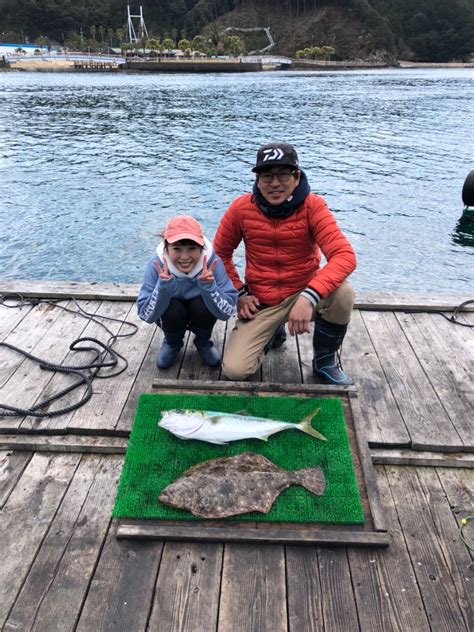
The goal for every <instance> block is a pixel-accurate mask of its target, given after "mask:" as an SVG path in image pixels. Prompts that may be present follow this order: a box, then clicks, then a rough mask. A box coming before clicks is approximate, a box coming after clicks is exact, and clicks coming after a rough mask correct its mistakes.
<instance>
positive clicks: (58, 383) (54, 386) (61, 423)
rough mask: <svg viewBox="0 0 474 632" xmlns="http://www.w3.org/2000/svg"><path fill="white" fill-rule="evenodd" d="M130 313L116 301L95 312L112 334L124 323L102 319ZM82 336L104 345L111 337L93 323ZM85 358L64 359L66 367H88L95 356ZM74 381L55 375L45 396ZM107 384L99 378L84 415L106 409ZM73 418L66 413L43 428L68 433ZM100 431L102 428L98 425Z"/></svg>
mask: <svg viewBox="0 0 474 632" xmlns="http://www.w3.org/2000/svg"><path fill="white" fill-rule="evenodd" d="M129 311H130V303H113V302H108V303H101V304H100V305H99V307H98V309H97V310H96V312H95V318H97V320H99V322H103V323H104V324H105V326H106V327H107V328H108V329H109V330H110V331H111V332H112V333H114V334H116V333H117V332H118V331H119V330H120V326H121V325H120V323H118V322H110V321H108V320H101V319H100V315H103V316H107V317H111V318H117V319H125V318H126V316H127V314H128V312H129ZM82 336H83V337H90V338H97V339H98V340H101V341H102V342H104V343H106V342H107V341H108V339H109V337H110V334H108V333H107V332H106V331H105V330H104V328H103V327H101V325H100V324H98V323H96V322H93V321H90V322H89V323H88V324H87V326H86V328H85V329H84V331H83V333H82ZM117 349H118V350H120V342H117ZM82 355H83V354H80V353H79V354H78V353H77V352H74V351H70V352H69V353H68V355H67V356H66V358H65V360H64V364H67V365H70V366H74V365H77V364H79V365H81V364H87V362H88V361H89V360H90V357H91V355H90V354H89V353H88V354H87V355H86V359H82V358H81V356H82ZM105 374H106V372H105ZM76 379H77V378H76ZM119 379H120V376H118V378H112V380H114V381H115V380H119ZM73 381H74V380H72V379H71V378H70V377H68V376H65V375H63V374H55V375H54V376H53V378H52V379H51V381H50V382H49V384H48V385H47V387H46V388H45V390H44V393H43V395H44V396H45V397H49V396H51V395H53V394H55V393H58V392H60V391H61V390H62V389H64V388H65V387H67V386H69V385H70V384H71V383H73ZM103 381H104V380H101V379H96V380H95V381H94V385H93V391H94V395H93V396H92V399H91V400H90V401H89V402H88V403H87V404H85V406H84V407H83V408H84V412H86V413H87V412H90V414H91V415H92V416H94V415H97V414H98V413H97V410H98V409H100V405H101V404H102V406H104V405H106V404H104V402H103V398H102V397H101V388H102V385H103V384H102V383H103ZM83 391H84V388H83V387H81V388H79V389H76V390H75V391H73V392H72V393H68V394H67V395H65V396H64V397H63V398H62V399H61V402H55V403H54V405H53V406H54V410H58V409H60V408H64V407H67V406H70V405H72V404H74V403H76V402H78V401H79V400H80V398H81V395H82V392H83ZM97 399H99V402H97ZM107 403H108V400H107ZM79 410H82V409H79ZM73 415H74V411H72V412H69V413H65V414H62V415H58V416H57V417H50V418H47V419H44V420H43V421H42V423H41V428H42V429H44V431H45V432H49V433H51V432H52V431H53V432H55V431H65V430H66V428H67V426H68V425H69V423H70V422H71V419H72V418H73ZM22 428H23V430H24V431H25V432H26V431H28V430H30V429H34V428H35V425H34V423H32V422H31V421H30V420H29V419H28V418H27V419H26V420H25V422H24V423H23V425H22ZM98 428H99V429H100V425H98Z"/></svg>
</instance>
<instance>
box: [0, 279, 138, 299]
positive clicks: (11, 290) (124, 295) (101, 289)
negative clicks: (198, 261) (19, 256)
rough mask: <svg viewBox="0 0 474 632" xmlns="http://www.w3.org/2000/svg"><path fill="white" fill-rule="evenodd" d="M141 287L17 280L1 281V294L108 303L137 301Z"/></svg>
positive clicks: (119, 284) (118, 284) (122, 284)
mask: <svg viewBox="0 0 474 632" xmlns="http://www.w3.org/2000/svg"><path fill="white" fill-rule="evenodd" d="M139 289H140V286H139V285H135V284H134V285H129V284H125V283H96V282H94V281H93V282H91V283H84V282H82V281H81V282H80V281H60V280H57V281H34V280H27V279H15V280H12V281H0V293H1V294H20V295H21V296H23V297H25V298H31V297H35V298H54V299H61V298H63V299H69V298H71V297H72V296H74V297H75V298H77V299H84V300H87V301H90V300H93V301H95V300H99V301H100V300H107V301H124V300H125V301H135V300H136V298H137V296H138V291H139Z"/></svg>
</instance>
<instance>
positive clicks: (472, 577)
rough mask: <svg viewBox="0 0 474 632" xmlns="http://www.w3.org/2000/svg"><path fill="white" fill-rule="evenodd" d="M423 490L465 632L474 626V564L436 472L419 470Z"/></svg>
mask: <svg viewBox="0 0 474 632" xmlns="http://www.w3.org/2000/svg"><path fill="white" fill-rule="evenodd" d="M417 472H418V478H419V481H420V486H421V489H422V490H423V493H424V495H425V497H426V498H427V500H428V503H429V507H430V513H431V516H432V518H433V523H434V525H435V528H436V535H437V538H438V541H439V542H440V547H441V550H442V552H443V557H444V559H445V560H446V565H447V567H448V568H449V572H450V575H451V577H452V581H453V583H454V587H455V591H456V599H457V603H458V606H459V608H460V610H461V612H462V614H463V617H464V623H465V626H466V630H469V629H472V628H471V627H470V626H471V624H473V623H474V590H473V589H472V586H473V584H474V565H473V564H472V558H471V555H470V554H469V551H468V549H467V548H466V546H465V545H464V543H463V542H462V541H461V538H460V537H459V527H458V525H457V522H456V520H455V518H454V516H453V513H452V511H451V507H450V506H449V503H448V502H447V501H446V494H445V491H444V489H443V487H442V485H441V482H440V480H439V478H438V476H436V475H434V474H433V470H431V469H429V470H428V469H426V468H419V469H418V470H417ZM466 477H468V479H469V480H470V488H471V490H474V472H473V471H472V470H471V471H470V472H469V471H467V470H466ZM473 498H474V496H473Z"/></svg>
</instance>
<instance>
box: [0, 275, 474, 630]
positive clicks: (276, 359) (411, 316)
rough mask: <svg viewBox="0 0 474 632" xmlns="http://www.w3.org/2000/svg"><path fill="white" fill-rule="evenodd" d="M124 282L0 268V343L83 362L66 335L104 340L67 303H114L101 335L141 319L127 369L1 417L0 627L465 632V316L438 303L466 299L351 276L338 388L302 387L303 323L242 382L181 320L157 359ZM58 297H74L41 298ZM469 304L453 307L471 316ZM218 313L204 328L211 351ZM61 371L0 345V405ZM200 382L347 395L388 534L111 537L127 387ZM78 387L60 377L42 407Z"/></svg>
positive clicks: (472, 536)
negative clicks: (372, 284)
mask: <svg viewBox="0 0 474 632" xmlns="http://www.w3.org/2000/svg"><path fill="white" fill-rule="evenodd" d="M138 289H139V288H138V286H136V285H121V284H100V283H73V282H46V281H45V282H39V281H37V282H35V281H30V282H27V281H2V282H0V295H2V296H3V297H5V296H6V295H7V294H8V295H10V297H11V298H10V299H9V300H7V301H3V302H0V342H3V343H6V344H8V345H12V346H15V347H20V348H22V349H24V350H25V351H27V352H28V353H30V354H32V355H33V356H36V357H39V358H42V359H44V360H47V361H49V362H51V363H55V364H61V363H63V364H66V365H70V364H72V363H77V364H81V363H82V362H83V360H82V358H79V360H78V359H77V355H79V356H80V354H74V353H73V352H71V351H70V350H69V344H70V343H71V342H72V341H73V340H74V339H76V338H78V337H80V336H85V337H96V338H99V339H101V340H103V341H104V342H106V341H107V338H108V335H107V334H106V333H105V332H104V330H103V329H102V328H101V327H100V326H99V325H98V324H97V323H96V322H93V321H90V320H88V319H86V318H84V317H83V316H81V315H80V314H78V313H73V312H77V305H80V306H81V308H82V309H83V310H85V311H87V312H88V313H93V314H95V315H100V314H102V315H106V316H109V317H111V318H115V319H117V320H116V321H108V322H107V323H106V324H107V327H109V329H110V330H111V331H113V332H114V333H117V332H119V331H120V332H123V333H126V332H128V331H129V329H127V327H126V326H125V325H123V324H122V323H121V322H120V321H123V320H127V321H128V322H131V323H135V324H136V325H137V327H138V330H137V333H136V334H135V335H133V336H131V337H124V338H119V340H118V342H117V344H116V345H115V349H116V350H117V351H118V352H119V353H121V354H122V355H123V356H124V357H125V358H126V359H127V361H128V368H127V369H126V370H125V371H124V372H123V373H121V374H120V375H119V376H117V377H114V378H111V379H103V380H100V379H97V380H95V381H94V382H93V395H92V397H91V399H90V400H89V401H88V402H87V403H86V404H85V405H84V406H82V407H80V408H77V409H71V410H69V411H68V412H67V413H65V414H62V415H60V416H56V417H48V418H43V419H39V418H35V417H32V416H28V415H23V416H18V417H9V416H3V417H0V534H1V541H2V546H1V547H0V630H5V631H13V630H15V631H19V630H21V631H22V632H23V631H26V630H35V631H44V632H51V631H52V630H58V631H61V632H64V631H67V630H78V631H84V632H90V630H94V632H96V631H105V630H107V631H109V630H123V631H124V632H132V631H133V632H140V631H141V630H143V631H145V630H150V631H155V630H157V631H159V632H165V631H170V632H175V631H178V630H179V631H180V632H181V631H189V632H208V631H211V630H215V631H217V632H243V631H245V632H247V631H248V632H267V631H268V632H312V631H315V632H316V631H324V632H340V631H344V632H351V631H361V632H367V631H380V632H382V631H383V632H387V631H403V632H407V631H409V632H411V631H413V632H423V631H426V632H428V631H433V632H447V631H453V632H468V631H469V630H472V625H473V621H474V606H473V597H474V560H473V550H472V548H471V549H470V548H469V544H470V546H471V547H472V546H474V519H473V520H472V521H470V519H469V518H468V516H472V515H473V514H474V469H473V465H474V421H473V419H474V415H473V402H474V389H473V357H474V353H473V351H474V329H472V328H469V327H465V326H461V325H456V324H454V323H453V322H450V321H449V320H447V319H446V318H444V317H443V316H442V315H440V314H439V313H438V312H440V311H441V312H443V313H445V314H446V315H447V316H448V317H449V316H450V314H452V313H453V310H454V309H455V308H456V307H457V306H458V305H459V304H461V303H462V302H464V301H466V300H469V299H471V298H472V297H470V296H452V297H450V296H445V297H439V296H431V295H430V296H421V295H402V294H393V293H386V294H381V293H368V292H358V293H357V295H356V309H355V311H354V315H353V319H352V321H351V323H350V327H349V332H348V335H347V337H346V339H345V341H344V345H343V350H342V363H343V366H344V369H345V370H346V371H347V372H348V373H349V374H350V375H351V376H352V377H353V379H354V382H355V387H349V389H347V388H346V389H344V388H342V387H325V386H324V385H320V384H318V380H317V379H316V378H315V377H314V376H313V374H312V368H311V360H312V345H311V336H309V335H306V336H299V337H297V338H290V337H288V339H287V342H286V343H285V344H284V345H283V346H282V347H280V348H279V349H275V350H272V351H270V352H269V353H268V355H267V356H266V358H265V361H264V363H263V365H262V367H261V370H260V371H259V372H258V374H256V375H255V376H253V378H252V379H251V380H249V382H248V383H245V384H243V383H237V384H233V383H230V382H227V381H225V379H224V378H223V376H222V374H221V370H220V368H219V367H217V368H210V367H207V366H204V365H203V364H202V363H201V361H200V359H199V357H198V355H197V352H196V350H195V348H194V345H193V344H192V336H191V338H190V339H189V340H188V341H187V344H186V345H185V347H184V349H183V350H182V352H181V354H180V357H179V361H178V362H177V363H176V364H175V365H174V366H173V367H172V368H170V369H168V370H166V371H163V370H158V369H157V368H156V366H155V357H156V354H157V352H158V349H159V347H160V345H161V341H162V333H161V330H159V328H157V327H155V326H150V325H147V324H146V323H143V322H141V321H139V320H138V319H137V317H136V309H135V305H134V300H135V298H136V295H137V293H138ZM22 299H24V304H23V305H22V307H21V309H20V307H18V306H14V304H15V303H18V302H21V301H22ZM31 299H33V304H31V302H30V300H31ZM59 299H61V301H62V302H61V305H63V306H66V307H68V308H70V309H71V310H72V312H70V311H64V310H63V309H60V308H59V307H58V306H55V305H54V304H48V303H47V302H46V301H49V300H52V301H54V300H59ZM73 299H74V300H73ZM75 301H77V303H76V302H75ZM7 305H10V307H7ZM471 308H472V304H471V305H470V306H469V307H468V310H469V311H462V312H460V313H457V315H456V320H457V321H458V322H459V323H462V324H464V325H474V311H472V309H471ZM231 326H232V321H230V323H223V322H218V323H217V325H216V327H215V330H214V332H215V335H214V342H215V343H216V345H217V346H218V347H219V348H221V349H222V348H223V347H224V346H225V341H226V337H227V336H228V331H230V328H231ZM70 382H71V379H70V377H69V376H66V375H64V374H57V373H55V372H51V371H44V370H41V369H40V368H39V366H38V364H37V363H36V362H34V361H33V360H31V359H28V358H25V357H24V356H21V355H19V354H17V353H16V352H14V351H13V350H12V349H10V348H7V347H5V346H3V347H0V403H1V404H3V405H5V404H6V405H9V406H16V407H19V408H31V407H34V406H35V405H37V404H38V403H39V402H41V401H42V400H43V399H44V398H47V397H50V396H51V395H52V394H53V393H56V392H58V391H60V390H63V389H65V388H66V387H67V386H68V385H69V384H70ZM216 384H218V385H219V384H222V388H223V389H224V390H225V389H227V388H230V389H232V388H235V389H236V390H237V391H238V390H239V389H243V388H248V389H249V390H250V391H254V392H255V393H256V394H258V393H259V392H261V391H265V392H266V391H270V392H272V393H275V394H280V395H284V394H287V393H291V392H293V391H305V389H306V391H307V392H308V393H315V394H316V393H317V392H318V389H321V392H323V391H324V392H329V393H331V394H333V395H334V396H338V395H341V396H348V395H353V396H354V397H355V399H356V405H355V406H354V407H353V408H352V413H353V422H354V425H355V426H356V427H357V429H358V434H359V433H360V434H359V437H364V442H365V449H366V454H367V455H368V458H369V460H371V462H372V464H373V472H374V483H375V484H376V488H377V497H378V501H379V507H380V508H381V509H382V512H383V518H384V521H385V525H386V531H387V535H388V538H389V542H390V545H389V546H388V547H386V548H373V547H371V546H364V547H360V546H356V545H352V544H351V545H348V544H344V543H343V542H340V543H339V545H338V546H336V543H333V545H331V546H326V545H324V544H305V543H304V542H301V543H298V542H294V541H292V542H291V543H285V542H284V541H281V542H278V543H266V542H245V543H241V542H232V541H225V542H211V541H197V542H194V541H187V540H186V541H180V540H179V539H177V540H174V541H170V540H163V539H161V540H160V539H155V538H154V539H117V537H116V534H117V526H118V525H117V521H116V520H115V519H112V518H111V511H112V507H113V503H114V498H115V494H116V490H117V483H118V480H119V477H120V472H121V468H122V464H123V460H124V454H125V451H126V448H127V441H128V436H129V433H130V429H131V424H132V421H133V415H134V411H135V408H136V404H137V398H138V396H139V395H140V394H141V393H144V392H151V391H152V390H153V389H158V388H163V387H166V386H168V387H169V388H173V389H179V388H180V387H183V388H186V387H189V388H192V387H193V386H195V387H196V388H201V389H206V387H207V385H209V388H214V389H215V388H216ZM79 397H80V395H78V393H77V392H76V393H67V394H66V395H65V397H64V398H63V400H62V402H61V403H56V404H54V406H55V407H59V406H61V407H62V406H69V405H71V404H73V403H74V402H75V401H77V400H78V399H79ZM463 518H465V519H466V520H467V524H466V525H465V526H464V528H463V530H461V526H462V525H461V520H462V519H463ZM462 536H463V537H464V540H465V541H463V537H462Z"/></svg>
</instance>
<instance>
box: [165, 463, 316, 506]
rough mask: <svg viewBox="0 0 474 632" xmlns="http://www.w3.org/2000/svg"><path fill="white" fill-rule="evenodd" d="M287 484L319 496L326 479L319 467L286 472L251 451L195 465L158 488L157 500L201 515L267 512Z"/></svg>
mask: <svg viewBox="0 0 474 632" xmlns="http://www.w3.org/2000/svg"><path fill="white" fill-rule="evenodd" d="M290 485H302V486H303V487H304V488H305V489H307V490H309V491H310V492H312V493H313V494H316V495H318V496H321V495H322V494H323V493H324V489H325V487H326V479H325V477H324V474H323V471H322V470H321V468H320V467H312V468H305V469H300V470H295V471H293V472H289V471H288V470H284V469H282V468H280V467H278V466H277V465H275V464H274V463H272V462H271V461H269V460H268V459H267V458H265V457H264V456H262V455H260V454H255V453H254V452H244V453H243V454H239V455H238V456H231V457H223V458H219V459H211V460H210V461H204V462H203V463H199V464H198V465H194V466H193V467H191V468H190V469H189V470H186V472H184V474H183V475H182V476H181V477H180V478H178V479H177V480H176V481H175V482H174V483H171V484H170V485H168V486H167V487H165V489H164V490H163V491H162V492H161V494H160V496H159V500H160V502H162V503H164V504H165V505H169V506H170V507H176V508H178V509H187V510H188V511H190V512H191V513H193V514H194V515H195V516H200V517H201V518H225V517H227V516H235V515H237V514H243V513H247V512H249V511H260V512H261V513H267V512H268V511H270V509H271V508H272V505H273V503H274V502H275V499H276V498H277V497H278V496H279V494H281V492H282V491H284V490H285V489H287V488H288V487H290Z"/></svg>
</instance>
